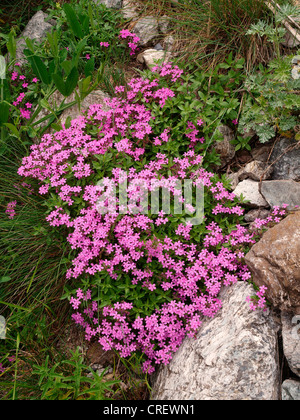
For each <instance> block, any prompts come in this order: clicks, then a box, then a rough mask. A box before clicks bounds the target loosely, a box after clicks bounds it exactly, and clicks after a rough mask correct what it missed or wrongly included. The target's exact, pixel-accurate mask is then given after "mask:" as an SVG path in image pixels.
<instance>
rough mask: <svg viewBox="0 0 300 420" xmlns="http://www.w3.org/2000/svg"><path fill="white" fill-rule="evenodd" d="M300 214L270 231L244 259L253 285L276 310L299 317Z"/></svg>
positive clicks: (288, 218)
mask: <svg viewBox="0 0 300 420" xmlns="http://www.w3.org/2000/svg"><path fill="white" fill-rule="evenodd" d="M299 255H300V211H297V212H295V213H292V214H290V215H289V216H287V217H286V218H285V219H283V220H282V221H281V222H280V223H278V224H277V225H275V226H274V227H272V228H269V229H268V230H267V231H266V232H265V233H264V234H263V236H262V238H261V239H260V241H258V242H257V243H256V244H255V245H253V246H252V248H251V250H250V251H249V252H248V254H247V255H246V256H245V262H246V264H247V265H248V267H249V269H250V271H251V273H252V276H253V281H254V283H255V284H256V285H257V286H266V287H267V291H266V297H267V299H268V301H269V302H271V303H272V305H273V306H274V307H275V308H278V309H280V310H281V311H287V312H292V313H294V314H295V315H297V314H298V315H300V260H299Z"/></svg>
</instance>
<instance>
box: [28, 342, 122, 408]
mask: <svg viewBox="0 0 300 420" xmlns="http://www.w3.org/2000/svg"><path fill="white" fill-rule="evenodd" d="M106 372H107V369H104V370H103V372H102V373H101V374H100V375H98V373H96V372H94V371H93V370H92V369H91V368H90V367H88V366H87V365H86V364H84V359H83V357H82V356H81V354H80V351H79V348H77V349H76V351H75V352H72V351H71V357H70V359H66V360H62V362H59V363H55V364H54V365H53V366H52V367H50V366H49V356H47V357H46V359H45V361H44V363H43V364H42V365H41V366H39V365H34V370H33V372H32V374H33V375H36V376H37V377H38V386H39V388H40V390H41V391H42V395H41V397H40V399H41V400H80V399H84V400H104V399H105V400H107V399H108V398H107V392H108V391H110V393H114V391H113V387H114V386H115V385H116V384H118V383H119V382H120V381H116V380H105V378H104V376H105V374H106ZM88 373H89V374H90V376H87V374H88Z"/></svg>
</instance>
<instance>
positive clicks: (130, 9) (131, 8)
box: [121, 0, 138, 20]
mask: <svg viewBox="0 0 300 420" xmlns="http://www.w3.org/2000/svg"><path fill="white" fill-rule="evenodd" d="M121 13H122V15H123V17H124V19H126V20H132V19H135V18H137V17H138V11H137V8H136V7H135V5H134V3H133V2H132V1H130V0H123V7H122V9H121Z"/></svg>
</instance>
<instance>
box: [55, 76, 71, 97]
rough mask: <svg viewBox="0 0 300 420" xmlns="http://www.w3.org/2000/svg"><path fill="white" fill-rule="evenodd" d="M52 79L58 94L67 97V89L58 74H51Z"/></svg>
mask: <svg viewBox="0 0 300 420" xmlns="http://www.w3.org/2000/svg"><path fill="white" fill-rule="evenodd" d="M52 79H53V81H54V83H55V86H56V88H57V89H58V90H59V92H60V93H61V94H62V95H63V96H68V95H67V88H66V85H65V83H64V81H63V78H62V76H61V75H60V74H58V73H55V74H52Z"/></svg>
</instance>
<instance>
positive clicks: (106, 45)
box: [100, 42, 109, 48]
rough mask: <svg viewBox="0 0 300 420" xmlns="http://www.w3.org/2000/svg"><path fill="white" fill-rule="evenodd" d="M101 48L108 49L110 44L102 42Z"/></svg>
mask: <svg viewBox="0 0 300 420" xmlns="http://www.w3.org/2000/svg"><path fill="white" fill-rule="evenodd" d="M100 47H105V48H108V47H109V43H108V42H100Z"/></svg>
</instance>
